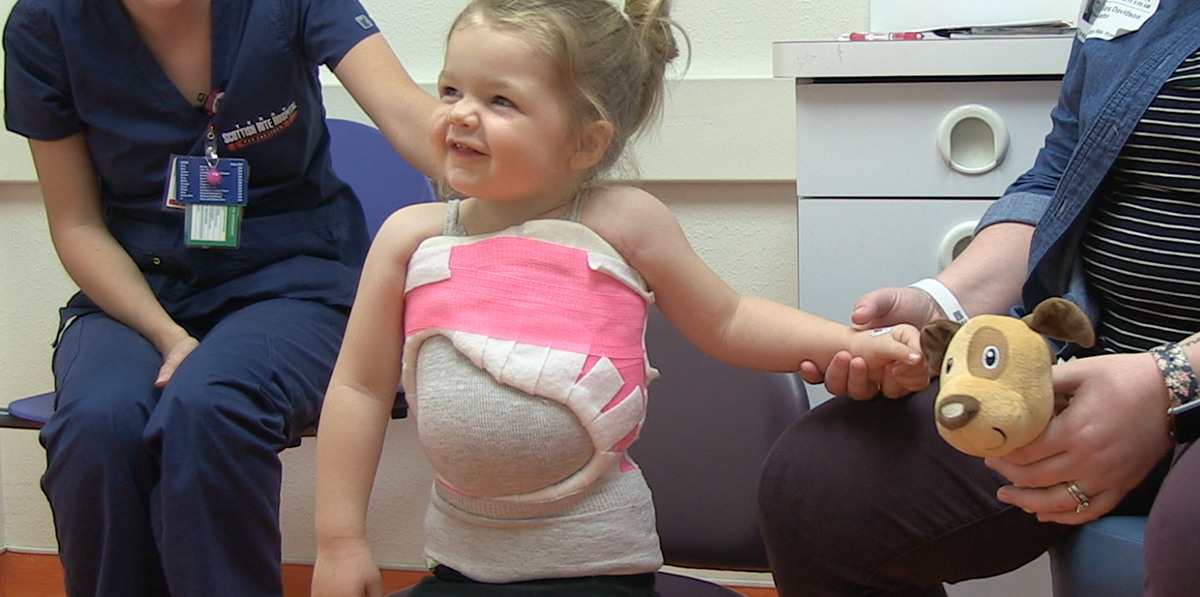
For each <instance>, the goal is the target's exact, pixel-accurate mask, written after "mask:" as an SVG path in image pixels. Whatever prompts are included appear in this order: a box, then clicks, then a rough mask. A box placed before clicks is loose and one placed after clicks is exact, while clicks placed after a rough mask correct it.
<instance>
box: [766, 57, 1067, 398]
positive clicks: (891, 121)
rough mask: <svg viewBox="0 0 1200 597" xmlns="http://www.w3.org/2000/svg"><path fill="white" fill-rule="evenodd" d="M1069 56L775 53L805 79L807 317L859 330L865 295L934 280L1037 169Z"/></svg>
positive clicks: (801, 85) (788, 73) (784, 68)
mask: <svg viewBox="0 0 1200 597" xmlns="http://www.w3.org/2000/svg"><path fill="white" fill-rule="evenodd" d="M1070 44H1071V40H1070V39H1069V38H1021V39H970V40H922V41H881V42H784V43H777V44H775V48H774V53H775V76H776V77H787V78H793V79H795V80H796V194H797V209H798V220H799V234H798V239H799V240H798V242H799V246H798V251H799V256H798V257H799V267H800V272H799V281H800V282H799V284H800V288H799V297H800V307H801V308H802V309H804V310H806V311H809V312H811V313H814V314H816V315H820V316H822V317H826V318H828V319H833V320H835V321H841V322H844V323H849V318H850V311H851V308H852V306H853V304H854V301H856V300H857V299H858V298H859V297H860V296H862V295H863V294H864V293H865V292H868V291H870V290H874V289H876V288H880V287H883V286H903V285H906V284H910V283H912V282H915V281H916V280H918V279H921V278H926V277H931V276H934V275H936V274H937V273H938V271H940V269H941V267H942V266H943V265H942V263H944V262H945V261H946V260H948V259H949V258H951V256H952V255H953V254H956V253H955V252H954V248H955V247H957V248H958V249H959V250H961V247H962V246H965V242H968V241H969V230H970V229H971V228H972V227H973V226H972V223H973V222H975V221H976V220H978V218H979V216H980V215H981V214H982V213H983V212H984V210H986V209H987V206H988V205H990V203H991V202H992V201H993V200H995V198H996V197H998V196H1000V194H1001V193H1003V192H1004V189H1005V188H1006V187H1007V186H1008V185H1009V184H1010V183H1011V182H1012V181H1013V180H1014V179H1015V178H1016V177H1017V176H1018V175H1020V174H1021V173H1023V172H1024V171H1025V170H1027V169H1028V168H1029V166H1030V165H1032V164H1033V160H1034V158H1035V156H1036V155H1037V151H1038V149H1039V148H1040V147H1041V145H1042V141H1043V139H1044V137H1045V135H1046V133H1048V132H1049V130H1050V110H1051V108H1053V106H1054V104H1055V102H1056V100H1057V97H1058V89H1059V87H1060V83H1061V77H1062V72H1063V70H1064V69H1065V67H1066V61H1067V55H1068V53H1069V52H1070ZM960 241H961V242H960ZM939 259H940V260H941V262H939ZM809 390H810V397H811V398H812V400H813V402H814V404H815V403H818V402H822V401H824V400H826V399H827V398H828V396H829V395H828V394H827V393H826V392H825V391H824V388H822V387H810V388H809Z"/></svg>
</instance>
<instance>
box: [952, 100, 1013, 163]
mask: <svg viewBox="0 0 1200 597" xmlns="http://www.w3.org/2000/svg"><path fill="white" fill-rule="evenodd" d="M937 146H938V151H939V152H941V154H942V159H943V160H945V161H946V164H948V165H949V166H950V167H951V168H953V169H955V170H957V171H959V172H962V173H963V174H983V173H984V172H988V171H990V170H993V169H995V168H996V167H997V166H999V165H1000V162H1002V161H1004V155H1005V154H1006V153H1007V152H1008V126H1007V125H1005V124H1004V120H1003V119H1002V118H1000V114H998V113H997V112H996V111H995V110H993V109H991V108H989V107H987V106H985V105H983V104H964V105H962V106H959V107H957V108H955V109H953V110H951V111H950V112H949V113H947V114H946V117H945V118H943V119H942V124H941V126H939V127H938V136H937Z"/></svg>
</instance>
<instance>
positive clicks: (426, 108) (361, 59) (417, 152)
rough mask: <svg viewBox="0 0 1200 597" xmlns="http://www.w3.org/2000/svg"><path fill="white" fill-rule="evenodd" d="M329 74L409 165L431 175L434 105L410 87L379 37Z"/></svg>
mask: <svg viewBox="0 0 1200 597" xmlns="http://www.w3.org/2000/svg"><path fill="white" fill-rule="evenodd" d="M333 74H335V75H337V78H338V80H340V81H341V82H342V84H343V85H345V86H346V90H347V91H349V92H350V95H351V96H352V97H354V101H356V102H358V105H359V106H360V107H361V108H362V109H363V111H364V112H366V113H367V116H369V117H370V118H371V121H372V122H374V123H375V126H377V127H379V130H380V131H383V134H384V136H386V137H387V139H388V141H389V142H390V143H391V144H392V147H394V148H396V151H397V152H399V153H400V155H401V156H403V157H404V159H405V160H407V161H408V163H410V164H412V165H413V167H415V168H416V169H418V170H420V171H421V172H424V173H425V174H426V175H430V176H432V175H434V174H435V173H434V165H433V164H434V162H433V149H432V147H431V145H430V143H429V124H430V118H431V116H432V114H433V107H434V106H436V105H437V103H438V102H437V99H435V98H434V97H433V96H432V95H429V94H428V93H426V92H425V90H424V89H421V88H420V87H419V86H417V84H416V83H415V82H413V80H412V77H410V76H409V75H408V71H406V70H404V66H403V65H402V64H400V60H399V59H398V58H396V54H395V53H394V52H392V48H391V46H389V45H388V43H387V41H386V40H385V39H384V38H383V34H381V33H376V34H373V35H371V36H369V37H367V38H365V39H363V40H362V41H360V42H358V44H357V45H355V46H354V47H353V48H351V49H350V51H349V52H347V53H346V55H345V56H343V57H342V60H341V61H340V62H338V64H337V66H336V67H335V68H334V69H333Z"/></svg>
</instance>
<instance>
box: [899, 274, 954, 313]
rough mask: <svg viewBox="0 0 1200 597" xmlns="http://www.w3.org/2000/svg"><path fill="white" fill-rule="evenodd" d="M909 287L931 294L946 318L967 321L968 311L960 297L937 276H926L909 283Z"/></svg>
mask: <svg viewBox="0 0 1200 597" xmlns="http://www.w3.org/2000/svg"><path fill="white" fill-rule="evenodd" d="M908 287H909V288H916V289H917V290H920V291H922V292H924V293H925V294H928V295H929V298H931V299H933V302H934V303H935V304H937V306H938V308H939V309H941V310H942V313H945V314H946V318H947V319H949V320H950V321H953V322H954V323H966V322H967V312H966V311H964V310H963V308H962V305H961V304H959V302H958V299H957V298H955V297H954V293H953V292H950V289H949V288H946V285H945V284H942V283H941V282H940V281H938V280H937V279H936V278H925V279H924V280H919V281H917V282H913V283H912V284H909V285H908Z"/></svg>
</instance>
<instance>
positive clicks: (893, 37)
mask: <svg viewBox="0 0 1200 597" xmlns="http://www.w3.org/2000/svg"><path fill="white" fill-rule="evenodd" d="M917 39H925V34H924V33H921V32H920V31H905V32H901V33H851V34H850V41H897V40H917Z"/></svg>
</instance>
